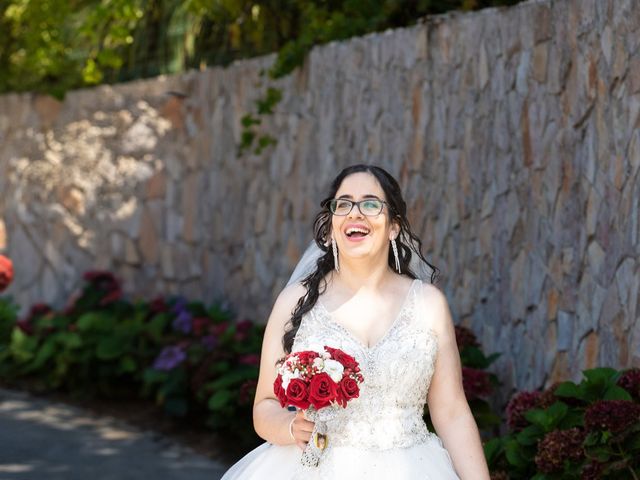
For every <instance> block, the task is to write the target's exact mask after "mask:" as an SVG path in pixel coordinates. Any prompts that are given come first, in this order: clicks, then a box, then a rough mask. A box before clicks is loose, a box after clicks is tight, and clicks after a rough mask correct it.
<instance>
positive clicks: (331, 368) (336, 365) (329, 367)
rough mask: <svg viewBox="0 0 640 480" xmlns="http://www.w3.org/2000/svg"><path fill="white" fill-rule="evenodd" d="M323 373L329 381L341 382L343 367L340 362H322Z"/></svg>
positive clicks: (330, 360) (329, 360)
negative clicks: (329, 378)
mask: <svg viewBox="0 0 640 480" xmlns="http://www.w3.org/2000/svg"><path fill="white" fill-rule="evenodd" d="M324 371H325V372H326V373H327V375H329V376H330V377H331V380H333V381H334V382H336V383H337V382H339V381H340V380H342V373H343V372H344V367H343V366H342V364H341V363H340V362H337V361H335V360H332V359H328V360H325V361H324Z"/></svg>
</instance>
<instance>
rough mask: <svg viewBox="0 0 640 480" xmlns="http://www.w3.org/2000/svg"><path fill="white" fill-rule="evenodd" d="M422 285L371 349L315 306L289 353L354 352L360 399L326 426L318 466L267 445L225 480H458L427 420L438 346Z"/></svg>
mask: <svg viewBox="0 0 640 480" xmlns="http://www.w3.org/2000/svg"><path fill="white" fill-rule="evenodd" d="M419 285H420V280H414V282H413V284H412V285H411V288H410V289H409V293H408V294H407V298H406V299H405V301H404V304H403V306H402V308H401V310H400V312H399V313H398V315H397V318H396V319H395V321H394V322H393V324H392V325H391V327H390V328H389V330H388V331H387V333H386V334H385V335H384V337H382V338H381V339H380V340H379V341H378V343H376V344H375V345H373V346H372V347H367V346H366V345H363V344H362V342H360V341H359V340H358V339H356V338H355V337H354V336H353V335H352V334H351V333H350V332H349V331H348V330H347V329H346V328H344V327H343V326H341V325H340V324H338V323H336V322H335V321H333V319H332V317H331V314H330V313H329V312H328V311H327V309H326V308H325V307H324V306H323V305H322V303H321V302H318V303H316V305H315V306H314V307H313V308H312V309H311V311H309V312H308V313H307V314H306V315H304V317H303V318H302V322H301V324H300V328H299V330H298V332H297V334H296V337H295V341H294V344H293V349H292V351H300V350H305V349H308V348H309V347H311V346H316V345H318V344H320V345H328V346H331V347H337V348H340V349H342V350H344V351H345V352H346V353H348V354H350V355H353V356H354V357H355V358H356V360H357V361H358V362H359V363H360V368H361V369H362V374H363V376H364V382H363V383H362V385H361V390H360V396H359V398H355V399H353V400H351V401H350V402H349V403H348V404H347V408H345V409H341V408H339V407H338V409H339V412H338V414H337V416H336V417H335V418H334V419H333V420H331V421H329V422H328V423H327V438H328V442H327V447H326V449H325V450H324V452H323V454H322V458H321V460H320V464H319V465H318V466H317V467H306V466H303V465H302V464H301V462H300V456H301V454H302V451H301V450H300V449H299V448H298V447H297V446H295V445H286V446H280V445H272V444H270V443H264V444H262V445H260V446H259V447H257V448H256V449H254V450H253V451H251V452H249V453H248V454H247V455H245V456H244V457H243V458H242V459H241V460H239V461H238V462H237V463H236V464H235V465H233V466H232V467H231V469H230V470H229V471H228V472H227V473H226V474H225V475H224V476H223V477H222V480H236V479H237V480H303V479H304V480H312V479H318V480H320V479H322V480H328V479H333V480H335V479H338V480H342V479H344V480H358V479H366V480H376V479H380V480H383V479H384V480H389V479H397V480H414V479H415V480H417V479H420V480H457V479H458V476H457V475H456V473H455V471H454V469H453V466H452V463H451V459H450V457H449V454H448V452H447V451H446V450H445V449H444V448H443V446H442V443H441V441H440V439H439V438H438V437H437V436H436V435H435V434H434V433H431V432H429V431H428V430H427V427H426V425H425V423H424V421H423V419H422V413H423V409H424V405H425V399H426V397H427V390H428V388H429V383H430V381H431V377H432V375H433V370H434V364H435V358H436V352H437V348H438V345H437V339H436V337H435V334H434V333H433V332H432V330H431V329H430V328H429V327H428V314H427V312H425V309H424V308H423V305H422V303H423V302H422V301H421V298H422V296H421V295H417V292H418V290H419V288H418V286H419Z"/></svg>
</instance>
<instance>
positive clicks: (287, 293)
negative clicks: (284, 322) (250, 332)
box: [273, 283, 307, 318]
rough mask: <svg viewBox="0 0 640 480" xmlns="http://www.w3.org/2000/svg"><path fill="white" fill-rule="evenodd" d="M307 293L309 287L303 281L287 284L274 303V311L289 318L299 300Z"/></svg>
mask: <svg viewBox="0 0 640 480" xmlns="http://www.w3.org/2000/svg"><path fill="white" fill-rule="evenodd" d="M305 293H307V289H306V288H305V287H304V286H303V285H302V284H301V283H292V284H291V285H288V286H286V287H285V288H284V289H282V291H281V292H280V294H279V295H278V298H276V301H275V303H274V305H273V313H275V314H279V315H278V316H282V315H284V316H286V317H287V318H289V317H291V314H292V313H293V310H294V309H295V307H296V305H297V304H298V300H300V297H302V296H303V295H304V294H305Z"/></svg>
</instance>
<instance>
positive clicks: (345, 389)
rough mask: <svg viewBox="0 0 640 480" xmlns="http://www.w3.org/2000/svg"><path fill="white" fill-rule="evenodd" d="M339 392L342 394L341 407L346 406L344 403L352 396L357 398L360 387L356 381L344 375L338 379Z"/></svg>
mask: <svg viewBox="0 0 640 480" xmlns="http://www.w3.org/2000/svg"><path fill="white" fill-rule="evenodd" d="M339 386H340V393H341V394H342V395H341V396H342V398H343V399H344V404H343V405H342V406H343V407H346V404H347V402H348V401H349V400H351V399H352V398H358V397H359V396H360V387H359V386H358V382H356V381H355V380H354V379H353V378H351V377H344V378H343V379H342V380H341V381H340V385H339Z"/></svg>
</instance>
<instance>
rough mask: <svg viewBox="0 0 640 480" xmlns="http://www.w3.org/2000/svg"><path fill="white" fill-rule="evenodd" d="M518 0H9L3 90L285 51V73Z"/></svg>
mask: <svg viewBox="0 0 640 480" xmlns="http://www.w3.org/2000/svg"><path fill="white" fill-rule="evenodd" d="M518 1H519V0H418V1H415V0H331V1H324V0H215V1H214V0H151V1H142V0H70V1H66V0H30V1H26V0H5V1H4V2H0V93H4V92H9V91H38V92H45V93H50V94H53V95H54V96H57V97H62V96H63V95H64V93H65V92H66V91H67V90H69V89H73V88H78V87H82V86H86V85H95V84H99V83H104V82H117V81H123V80H128V79H133V78H143V77H149V76H154V75H158V74H161V73H176V72H181V71H185V70H187V69H191V68H201V67H203V66H205V65H226V64H228V63H230V62H231V61H233V60H236V59H239V58H247V57H253V56H256V55H263V54H266V53H270V52H278V56H277V59H276V62H275V64H274V66H273V68H272V69H271V71H270V72H269V73H270V75H271V77H273V78H277V77H281V76H284V75H286V74H288V73H290V72H291V71H292V70H294V69H295V68H296V67H298V66H300V65H302V63H303V61H304V58H305V56H306V54H307V53H308V51H309V50H310V49H311V48H312V47H313V46H314V45H318V44H323V43H327V42H330V41H334V40H343V39H346V38H349V37H352V36H354V35H363V34H365V33H368V32H372V31H380V30H384V29H387V28H393V27H401V26H406V25H411V24H412V23H415V22H416V21H417V20H418V19H419V18H420V17H423V16H425V15H428V14H433V13H441V12H445V11H447V10H453V9H462V10H470V9H475V8H483V7H487V6H495V5H511V4H515V3H518Z"/></svg>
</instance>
